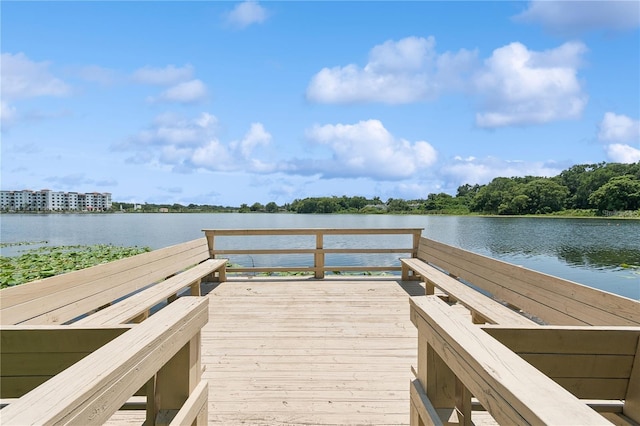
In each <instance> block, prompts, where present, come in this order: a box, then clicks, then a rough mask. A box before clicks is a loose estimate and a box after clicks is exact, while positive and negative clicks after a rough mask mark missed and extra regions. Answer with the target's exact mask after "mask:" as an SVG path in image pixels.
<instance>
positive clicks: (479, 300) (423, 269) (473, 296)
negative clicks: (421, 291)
mask: <svg viewBox="0 0 640 426" xmlns="http://www.w3.org/2000/svg"><path fill="white" fill-rule="evenodd" d="M400 261H401V262H402V267H403V270H404V269H410V270H412V271H414V272H415V273H417V274H418V275H420V276H421V277H422V279H423V280H424V281H425V288H426V293H427V294H429V295H431V294H434V287H437V288H439V289H440V290H442V291H443V292H444V293H446V294H447V295H448V296H449V297H450V298H453V299H455V300H456V301H458V302H459V303H461V304H462V305H464V306H465V307H466V308H467V309H469V311H471V315H472V318H473V321H474V322H475V323H490V324H511V325H532V324H535V322H534V321H532V320H530V319H529V318H527V317H525V316H523V315H521V314H519V313H518V312H516V311H514V310H512V309H510V308H508V307H507V306H505V305H503V304H501V303H500V302H498V301H496V300H494V299H492V298H490V297H488V296H486V295H484V294H482V293H480V292H479V291H476V290H474V289H473V288H471V287H469V286H467V285H465V284H463V283H461V282H460V281H458V280H457V279H455V278H453V277H451V276H449V275H447V274H445V273H444V272H442V271H440V270H439V269H437V268H435V267H433V266H431V265H429V264H428V263H426V262H424V261H422V260H420V259H417V258H410V259H400ZM405 274H406V273H405ZM407 276H408V275H405V277H407Z"/></svg>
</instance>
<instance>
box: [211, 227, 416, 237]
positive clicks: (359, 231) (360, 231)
mask: <svg viewBox="0 0 640 426" xmlns="http://www.w3.org/2000/svg"><path fill="white" fill-rule="evenodd" d="M423 230H424V228H270V229H264V228H263V229H203V230H202V231H203V232H204V233H205V234H206V235H216V236H235V235H317V234H324V235H366V234H371V235H375V234H414V233H417V232H422V231H423Z"/></svg>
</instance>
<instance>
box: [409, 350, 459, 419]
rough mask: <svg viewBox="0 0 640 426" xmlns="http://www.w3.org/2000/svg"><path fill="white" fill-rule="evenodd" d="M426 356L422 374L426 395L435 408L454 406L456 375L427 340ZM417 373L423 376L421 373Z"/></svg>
mask: <svg viewBox="0 0 640 426" xmlns="http://www.w3.org/2000/svg"><path fill="white" fill-rule="evenodd" d="M425 340H426V339H425ZM426 357H427V359H426V363H427V371H426V373H425V374H424V375H425V376H426V386H425V387H424V389H425V391H426V394H427V397H428V398H429V400H430V401H431V403H432V404H433V406H434V407H435V408H436V409H437V408H453V407H455V405H456V376H455V375H454V374H453V372H452V371H451V369H450V368H449V366H448V365H447V364H446V363H445V362H444V361H443V360H442V358H440V355H438V353H437V352H436V351H435V350H434V349H433V348H432V347H431V345H429V344H428V342H427V350H426ZM418 368H420V367H418ZM419 375H420V376H421V377H422V376H423V374H422V373H419Z"/></svg>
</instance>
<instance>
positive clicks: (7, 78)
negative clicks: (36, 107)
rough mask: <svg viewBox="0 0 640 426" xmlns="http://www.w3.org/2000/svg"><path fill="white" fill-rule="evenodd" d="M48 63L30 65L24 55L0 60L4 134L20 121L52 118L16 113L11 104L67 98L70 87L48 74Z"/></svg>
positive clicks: (0, 118) (0, 115)
mask: <svg viewBox="0 0 640 426" xmlns="http://www.w3.org/2000/svg"><path fill="white" fill-rule="evenodd" d="M50 65H51V63H50V62H34V61H32V60H30V59H29V58H28V57H27V56H26V55H25V54H24V53H17V54H15V55H14V54H11V53H3V54H2V55H1V57H0V75H1V76H2V78H0V98H1V99H2V101H1V103H0V123H1V124H2V127H3V129H2V130H6V129H7V128H8V127H9V126H11V125H13V124H14V123H16V122H17V121H18V120H21V119H24V118H40V117H49V116H52V117H55V116H57V115H59V114H49V113H43V112H38V111H35V112H30V113H28V114H25V113H19V112H18V110H17V109H16V107H15V106H14V105H13V103H14V102H16V101H18V102H19V101H20V100H23V99H28V98H36V97H41V96H67V95H69V94H70V93H71V87H70V86H69V85H68V84H67V83H65V82H64V81H62V80H61V79H59V78H57V77H55V76H53V74H51V72H50V71H49V67H50Z"/></svg>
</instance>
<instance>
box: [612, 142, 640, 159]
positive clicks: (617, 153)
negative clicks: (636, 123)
mask: <svg viewBox="0 0 640 426" xmlns="http://www.w3.org/2000/svg"><path fill="white" fill-rule="evenodd" d="M605 150H606V152H607V156H608V157H609V159H610V160H611V161H614V162H616V163H637V162H639V161H640V149H638V148H634V147H632V146H630V145H625V144H621V143H612V144H611V145H607V146H606V148H605Z"/></svg>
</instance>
